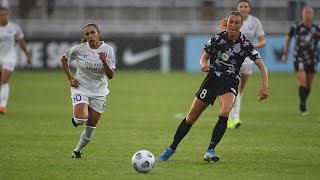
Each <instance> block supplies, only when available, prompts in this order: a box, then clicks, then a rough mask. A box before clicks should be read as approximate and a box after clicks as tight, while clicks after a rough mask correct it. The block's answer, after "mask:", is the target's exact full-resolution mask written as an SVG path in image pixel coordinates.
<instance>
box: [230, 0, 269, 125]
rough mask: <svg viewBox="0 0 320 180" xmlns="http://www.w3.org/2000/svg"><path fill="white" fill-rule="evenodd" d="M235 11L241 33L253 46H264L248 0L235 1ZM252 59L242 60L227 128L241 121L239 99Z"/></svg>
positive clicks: (250, 70)
mask: <svg viewBox="0 0 320 180" xmlns="http://www.w3.org/2000/svg"><path fill="white" fill-rule="evenodd" d="M237 11H239V12H240V13H241V14H242V16H243V20H244V21H243V25H242V27H241V29H240V31H241V33H242V34H244V35H245V36H246V37H247V38H248V39H249V40H250V41H251V42H252V43H253V46H254V47H255V48H261V47H263V46H265V44H266V41H265V33H264V30H263V28H262V25H261V22H260V20H259V19H258V18H257V17H255V16H252V15H250V11H251V4H250V2H249V1H248V0H239V1H238V3H237ZM256 38H257V39H258V42H256V43H254V40H255V39H256ZM252 68H253V61H251V60H250V58H249V57H247V58H246V60H245V61H244V62H243V64H242V66H241V69H240V73H241V78H240V83H239V89H238V91H239V93H238V96H237V97H236V100H235V102H234V105H233V108H232V110H231V112H230V117H229V121H228V128H238V127H239V126H240V125H241V123H242V121H240V108H241V99H242V95H243V89H244V87H245V85H246V84H247V81H248V79H249V76H250V75H251V74H252V71H253V70H252Z"/></svg>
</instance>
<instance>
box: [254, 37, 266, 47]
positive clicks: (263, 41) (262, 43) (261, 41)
mask: <svg viewBox="0 0 320 180" xmlns="http://www.w3.org/2000/svg"><path fill="white" fill-rule="evenodd" d="M265 45H266V38H265V36H264V35H262V36H259V37H258V42H257V43H256V44H254V45H253V46H254V47H255V48H262V47H264V46H265Z"/></svg>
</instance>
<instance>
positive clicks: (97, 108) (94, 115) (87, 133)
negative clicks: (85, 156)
mask: <svg viewBox="0 0 320 180" xmlns="http://www.w3.org/2000/svg"><path fill="white" fill-rule="evenodd" d="M105 102H106V100H105V97H101V98H100V99H91V100H90V101H89V106H87V112H88V120H87V121H86V122H85V127H84V130H83V132H82V134H81V136H80V140H79V142H78V145H77V146H76V148H75V149H74V152H73V155H72V158H81V153H80V150H81V149H82V148H84V147H85V146H86V145H87V144H88V143H89V142H90V140H91V138H92V135H93V131H94V130H95V129H96V125H97V123H98V121H99V119H100V117H101V113H102V112H103V111H104V108H105ZM79 155H80V156H79Z"/></svg>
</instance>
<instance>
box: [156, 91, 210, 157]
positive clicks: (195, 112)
mask: <svg viewBox="0 0 320 180" xmlns="http://www.w3.org/2000/svg"><path fill="white" fill-rule="evenodd" d="M208 105H209V103H206V102H204V101H201V100H199V99H198V98H197V97H195V99H194V101H193V103H192V105H191V108H190V110H189V113H188V115H187V117H186V118H184V119H183V120H182V122H181V123H180V125H179V126H178V128H177V130H176V133H175V135H174V138H173V142H172V144H171V145H170V147H169V148H167V149H166V150H165V151H164V152H163V153H162V154H161V155H160V156H159V157H158V161H166V160H168V159H169V158H170V157H171V156H172V155H173V153H175V151H176V149H177V146H178V145H179V143H180V142H181V140H182V139H183V138H184V137H185V136H186V135H187V134H188V132H189V130H190V129H191V127H192V125H193V124H194V123H195V122H196V121H197V119H198V118H199V116H200V115H201V113H202V112H203V111H204V110H205V109H206V108H207V107H208Z"/></svg>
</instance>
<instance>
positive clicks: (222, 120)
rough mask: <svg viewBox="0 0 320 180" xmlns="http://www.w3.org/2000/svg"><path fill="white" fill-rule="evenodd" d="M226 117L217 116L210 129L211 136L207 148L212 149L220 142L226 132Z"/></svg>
mask: <svg viewBox="0 0 320 180" xmlns="http://www.w3.org/2000/svg"><path fill="white" fill-rule="evenodd" d="M227 124H228V117H224V116H219V120H218V122H217V124H216V126H215V127H214V129H213V131H212V137H211V141H210V145H209V148H208V149H214V148H215V147H216V146H217V145H218V143H219V142H220V140H221V138H222V136H223V135H224V133H225V132H226V129H227Z"/></svg>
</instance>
